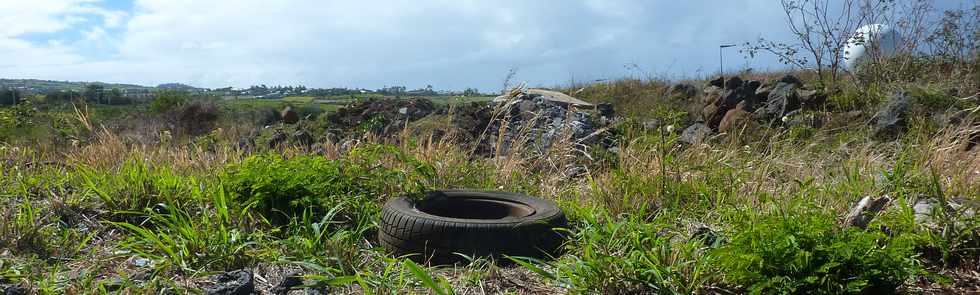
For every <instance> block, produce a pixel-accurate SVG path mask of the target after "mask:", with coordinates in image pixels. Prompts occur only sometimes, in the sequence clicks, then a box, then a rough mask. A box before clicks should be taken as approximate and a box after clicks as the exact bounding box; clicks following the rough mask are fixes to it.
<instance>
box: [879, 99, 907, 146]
mask: <svg viewBox="0 0 980 295" xmlns="http://www.w3.org/2000/svg"><path fill="white" fill-rule="evenodd" d="M910 105H911V100H910V99H909V97H908V95H907V94H906V93H905V92H897V93H895V94H892V96H891V98H889V99H888V102H887V103H885V105H883V106H881V108H879V109H878V111H877V112H875V115H874V116H872V117H871V126H872V131H873V132H874V136H875V137H878V138H886V139H887V138H894V137H896V136H898V134H900V133H902V132H904V131H905V125H906V122H905V119H906V116H907V115H908V112H909V108H910Z"/></svg>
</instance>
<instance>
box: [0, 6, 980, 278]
mask: <svg viewBox="0 0 980 295" xmlns="http://www.w3.org/2000/svg"><path fill="white" fill-rule="evenodd" d="M964 13H966V14H965V15H967V16H963V15H964ZM968 13H971V12H952V13H951V14H946V17H945V18H944V19H943V20H942V21H943V22H944V23H943V25H941V26H939V28H940V29H941V30H943V31H942V32H938V33H937V35H935V37H933V39H931V41H930V42H941V44H945V45H944V46H940V47H935V48H936V50H939V51H938V53H937V55H933V56H929V57H917V58H912V57H909V56H899V57H898V58H896V59H892V60H885V61H882V62H881V63H880V64H876V65H875V66H880V67H884V68H883V69H891V70H893V71H879V70H880V69H874V68H869V69H868V70H867V71H865V72H861V73H855V75H841V76H839V77H833V76H832V77H828V76H827V75H826V74H823V75H821V74H817V73H813V72H808V71H796V72H793V74H796V75H797V76H799V77H804V78H805V79H804V80H806V83H807V86H812V85H824V84H825V83H827V82H826V79H828V78H830V79H836V80H835V81H834V85H836V86H835V87H836V89H824V90H826V91H827V95H828V97H827V101H826V103H825V104H823V105H821V106H819V107H814V108H808V109H806V110H804V111H801V112H800V113H799V114H797V115H796V116H799V117H803V118H807V119H808V120H810V121H817V120H819V121H820V122H821V124H796V125H790V124H789V122H787V121H789V120H790V119H795V118H797V117H793V118H786V120H784V121H783V122H782V123H780V122H772V123H771V124H763V123H757V124H747V125H745V127H744V128H743V129H741V130H738V131H733V132H727V133H721V134H716V135H712V136H710V137H708V138H707V139H706V140H704V141H703V142H701V143H696V144H689V143H683V142H681V141H680V140H679V139H680V137H681V135H682V133H683V132H684V127H686V126H687V125H690V124H691V123H692V122H691V120H692V119H691V118H690V117H689V116H688V114H689V113H690V112H691V110H690V109H688V108H687V105H688V104H689V103H690V100H696V99H698V97H694V98H685V97H683V96H680V95H676V94H672V91H671V87H670V86H671V85H672V84H673V83H672V82H671V81H663V80H656V79H646V80H641V79H624V80H620V81H612V82H602V83H596V84H592V85H570V87H571V88H572V89H570V91H566V92H568V93H571V92H575V93H576V96H578V97H580V98H583V99H586V100H589V101H591V102H612V103H613V104H614V106H615V107H616V109H617V111H619V112H618V113H619V118H618V119H617V121H615V122H614V123H613V124H612V125H610V130H609V131H610V132H613V133H614V135H615V136H613V138H614V141H615V145H614V146H613V147H612V148H603V147H600V146H598V145H595V146H582V145H578V144H576V143H572V142H558V143H556V144H554V145H552V146H551V147H550V148H549V149H548V150H546V151H543V152H537V153H533V154H532V153H527V151H526V150H521V148H513V149H512V150H511V151H509V152H508V153H507V154H503V155H498V156H481V155H478V154H476V153H475V152H474V149H473V148H472V147H471V146H468V145H466V144H461V143H460V142H459V141H460V138H457V137H454V136H453V134H452V133H451V132H443V133H446V134H441V135H442V136H438V137H437V136H434V134H433V133H434V132H433V130H436V129H439V128H434V127H430V128H420V129H421V130H422V131H421V132H415V130H414V129H413V130H410V129H409V128H412V127H413V126H410V125H408V124H406V127H405V129H404V130H403V131H402V132H396V134H394V135H391V136H390V137H381V136H379V135H378V134H375V133H376V132H372V130H375V129H378V128H376V127H377V126H374V125H373V124H376V123H377V122H372V121H370V120H367V121H365V122H361V123H360V125H358V126H355V127H354V128H356V129H357V130H352V131H355V132H351V134H355V137H353V138H338V137H336V136H334V135H332V134H331V135H328V134H327V133H329V132H330V130H332V129H335V128H338V127H337V126H331V125H329V122H327V121H328V120H323V119H317V116H318V115H321V116H322V114H321V113H322V112H324V109H319V108H318V109H316V110H312V109H311V110H307V111H304V113H303V115H302V116H300V118H301V119H299V122H298V123H296V124H293V125H290V124H284V123H282V122H281V117H280V115H279V113H278V110H277V109H276V108H277V107H279V105H274V106H270V105H268V104H265V105H260V104H253V103H251V102H241V101H217V100H209V99H207V98H201V97H191V96H189V95H188V94H186V93H179V92H172V93H166V94H163V95H160V96H158V98H157V100H154V101H153V102H152V103H148V104H138V105H133V106H125V107H122V106H110V105H98V106H92V107H88V106H86V105H85V104H84V103H83V102H77V104H72V103H71V102H65V101H61V100H48V99H47V98H46V97H44V96H37V97H30V98H27V99H24V100H19V99H18V100H19V101H18V103H17V104H15V105H12V106H5V107H0V124H2V125H0V220H2V222H0V237H2V238H0V289H2V288H3V287H6V286H8V285H14V284H19V285H22V286H25V287H26V288H28V289H30V290H32V291H34V292H37V293H99V292H103V293H107V292H114V291H120V292H124V293H151V292H153V293H166V292H175V293H190V292H197V291H199V288H200V286H201V284H202V282H203V281H206V280H207V278H209V277H211V276H212V275H214V274H216V273H222V272H227V271H231V270H236V269H247V270H250V271H252V272H254V273H256V274H260V275H262V276H263V278H270V279H271V278H274V279H273V280H276V281H275V282H278V281H279V280H281V278H282V277H283V276H285V275H287V274H289V273H293V272H297V271H298V272H300V273H302V274H303V276H302V279H304V280H305V281H304V283H305V284H306V285H308V287H312V288H320V289H323V290H325V291H329V292H335V293H367V294H372V293H373V294H377V293H425V292H429V293H435V294H482V293H507V292H510V293H538V294H554V293H562V292H566V293H576V294H651V293H652V294H687V293H722V294H731V293H757V294H773V293H779V294H809V293H821V294H842V293H846V294H880V293H902V292H911V293H915V292H925V293H930V292H953V293H956V292H961V293H968V292H975V291H976V290H978V289H977V288H978V287H977V286H976V285H975V283H973V284H974V285H970V284H971V282H976V280H977V278H976V271H977V268H978V267H980V264H978V262H977V261H980V250H978V249H980V218H978V216H977V215H976V210H977V208H978V207H980V205H978V203H980V197H978V196H980V181H978V180H980V147H977V145H978V143H977V142H978V139H980V135H978V134H980V125H978V122H980V100H977V99H976V98H973V99H972V100H971V99H969V98H968V99H964V97H968V95H971V94H973V93H977V92H978V91H980V88H978V87H980V84H977V82H976V81H980V79H974V80H972V81H971V80H969V79H970V77H980V76H977V75H980V71H978V68H977V66H976V65H977V63H978V62H980V61H978V59H977V57H976V55H975V52H976V51H975V49H970V50H974V51H969V50H965V49H964V48H963V46H974V48H975V46H976V41H975V37H974V38H973V39H970V38H966V39H963V38H959V37H957V36H961V35H958V34H961V33H962V30H963V28H971V29H972V30H974V31H975V30H976V24H975V23H970V22H965V21H964V19H966V18H968V16H969V14H968ZM972 13H975V12H972ZM974 15H975V14H974ZM964 22H965V24H964ZM838 37H840V36H838ZM971 42H972V43H971ZM964 44H966V45H964ZM969 44H972V45H969ZM957 47H958V48H957ZM821 50H823V49H821ZM964 52H973V55H970V54H968V53H966V54H965V53H964ZM940 57H941V58H940ZM831 68H833V66H831ZM950 69H952V72H951V71H950ZM824 70H831V69H824ZM831 71H833V70H831ZM783 74H785V73H757V74H754V75H755V76H754V77H751V78H752V79H757V80H762V81H771V80H776V79H779V78H780V77H781V76H782V75H783ZM838 74H840V73H838ZM951 75H957V78H956V79H949V78H950V76H951ZM690 82H692V83H695V84H696V85H697V86H699V87H700V86H703V85H704V84H706V81H690ZM813 88H820V87H813ZM580 89H581V90H580ZM898 90H900V91H903V92H904V93H906V95H908V96H909V97H912V98H914V99H913V100H911V102H910V104H911V106H910V111H909V114H908V115H907V117H908V118H907V119H908V120H907V121H906V122H905V124H906V125H907V126H905V128H904V129H903V131H904V132H900V133H899V134H897V136H896V138H894V139H890V140H882V139H875V138H874V137H873V136H872V135H873V131H872V126H869V124H867V122H868V121H869V119H870V118H871V117H872V116H873V114H874V113H875V111H876V109H877V108H878V107H879V106H881V105H882V104H883V103H884V102H885V101H887V100H888V99H889V97H890V96H891V95H892V93H894V92H895V91H898ZM461 103H462V102H461ZM303 106H306V105H303ZM296 107H297V109H300V110H301V111H302V108H303V107H302V106H300V105H296ZM327 112H329V111H327ZM447 113H449V112H448V111H447ZM323 114H326V113H323ZM441 116H442V117H433V118H432V119H430V121H424V120H423V121H416V122H421V123H418V124H417V125H423V124H428V125H433V126H436V127H440V126H441V125H448V124H451V120H450V119H452V117H451V113H449V115H441ZM321 118H322V117H321ZM266 126H269V127H268V128H266ZM423 127H424V126H423ZM445 129H449V128H445ZM439 130H442V129H439ZM425 131H428V133H426V132H425ZM303 132H310V133H315V134H316V137H313V138H312V139H310V141H311V142H301V141H298V140H294V139H288V140H286V139H283V140H282V141H281V142H279V143H277V144H276V145H269V144H264V142H268V140H271V139H272V138H274V137H275V136H278V135H283V136H287V135H288V136H293V137H295V136H294V135H295V134H302V133H303ZM256 138H257V139H256ZM249 140H253V141H255V140H258V141H260V142H259V143H254V142H249ZM465 140H477V139H473V138H466V139H465ZM263 141H264V142H263ZM576 165H577V166H576ZM569 166H575V167H581V170H580V171H579V172H578V173H574V174H567V173H566V172H567V171H568V167H569ZM433 188H476V189H490V190H503V191H514V192H521V193H526V194H530V195H536V196H540V197H544V198H548V199H552V200H555V201H556V202H557V203H558V204H559V206H560V207H561V208H562V209H563V210H564V211H565V213H566V214H567V216H568V217H569V219H570V226H569V228H565V229H560V230H561V231H563V232H564V233H566V234H567V237H568V240H567V242H566V244H565V245H564V247H563V250H564V251H563V253H562V254H563V255H561V256H560V257H554V258H553V259H545V260H537V259H529V258H524V257H509V258H508V259H507V261H489V260H487V259H486V258H479V257H473V258H472V260H471V261H470V263H469V264H466V265H456V266H431V265H418V264H416V263H414V262H412V261H410V260H407V259H404V257H392V256H390V255H388V254H386V252H384V249H381V248H379V247H378V243H377V238H376V235H377V226H378V225H377V223H378V221H377V220H378V214H379V208H380V206H382V204H383V202H385V201H386V200H388V199H390V198H393V197H396V196H400V195H419V194H420V193H422V192H425V191H426V190H429V189H433ZM864 196H872V197H882V196H888V197H889V199H890V200H891V202H890V203H889V204H888V206H887V209H885V210H884V211H883V212H881V213H880V214H878V215H877V216H876V217H875V218H874V220H873V221H872V222H871V223H870V225H868V226H867V227H866V228H861V227H848V226H845V225H843V224H844V222H843V217H844V216H845V215H846V214H847V213H848V211H849V210H850V208H851V207H852V206H853V205H854V203H856V202H857V201H858V200H859V199H861V198H862V197H864ZM923 204H937V205H935V206H931V207H927V208H928V210H927V211H928V212H925V213H924V212H922V211H923V210H921V209H920V208H921V206H923ZM270 284H274V283H271V281H270ZM268 287H270V286H265V285H263V286H260V288H266V289H268ZM971 288H973V289H971ZM265 291H269V290H265Z"/></svg>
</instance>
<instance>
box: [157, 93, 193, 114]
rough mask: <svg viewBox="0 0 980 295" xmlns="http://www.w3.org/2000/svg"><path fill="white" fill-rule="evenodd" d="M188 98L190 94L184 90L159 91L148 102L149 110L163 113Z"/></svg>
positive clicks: (185, 101) (183, 102) (182, 103)
mask: <svg viewBox="0 0 980 295" xmlns="http://www.w3.org/2000/svg"><path fill="white" fill-rule="evenodd" d="M189 99H190V94H188V93H187V92H184V91H174V90H167V91H160V92H158V93H157V94H156V98H154V99H153V102H151V103H150V110H152V111H154V112H156V113H158V114H163V113H166V112H169V111H171V110H173V109H176V108H177V107H179V106H182V105H184V104H185V103H187V101H188V100H189Z"/></svg>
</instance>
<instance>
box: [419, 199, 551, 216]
mask: <svg viewBox="0 0 980 295" xmlns="http://www.w3.org/2000/svg"><path fill="white" fill-rule="evenodd" d="M415 208H416V209H417V210H419V211H422V212H425V213H428V214H431V215H435V216H442V217H448V218H459V219H502V218H507V217H518V218H519V217H526V216H530V215H531V214H534V209H532V208H531V207H530V206H527V205H524V204H521V203H516V202H508V201H502V200H493V199H478V198H447V199H441V200H430V201H426V202H423V203H422V204H419V205H416V206H415Z"/></svg>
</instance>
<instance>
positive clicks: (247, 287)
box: [201, 269, 255, 295]
mask: <svg viewBox="0 0 980 295" xmlns="http://www.w3.org/2000/svg"><path fill="white" fill-rule="evenodd" d="M210 281H211V283H212V284H211V285H210V286H206V287H204V288H201V290H202V291H204V293H205V294H209V295H249V294H252V292H254V291H255V283H254V282H253V280H252V272H251V271H248V270H244V269H242V270H235V271H229V272H226V273H222V274H219V275H216V276H214V277H211V278H210Z"/></svg>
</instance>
